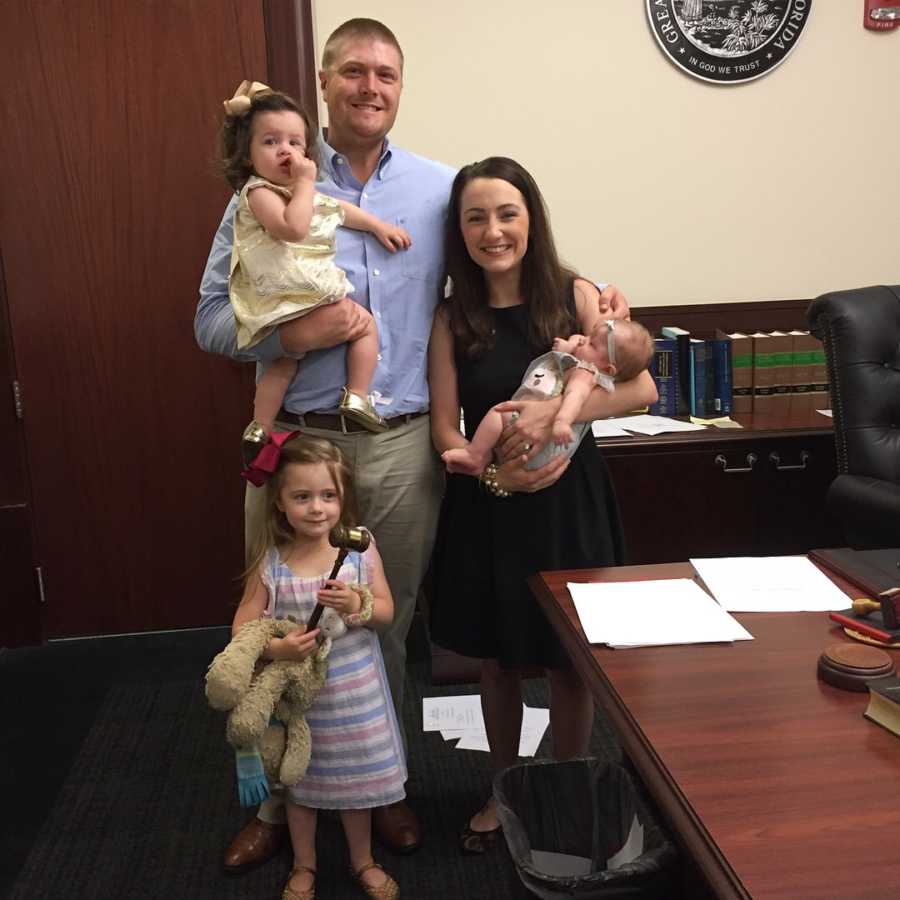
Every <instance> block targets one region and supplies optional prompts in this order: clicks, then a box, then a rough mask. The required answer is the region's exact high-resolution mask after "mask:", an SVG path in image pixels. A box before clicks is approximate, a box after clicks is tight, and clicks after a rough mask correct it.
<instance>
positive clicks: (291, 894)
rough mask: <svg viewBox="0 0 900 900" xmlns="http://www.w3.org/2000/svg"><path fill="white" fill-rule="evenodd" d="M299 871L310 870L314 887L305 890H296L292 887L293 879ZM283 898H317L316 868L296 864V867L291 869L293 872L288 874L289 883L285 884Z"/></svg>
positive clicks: (290, 899) (309, 899)
mask: <svg viewBox="0 0 900 900" xmlns="http://www.w3.org/2000/svg"><path fill="white" fill-rule="evenodd" d="M298 872H309V874H310V875H312V877H313V883H312V887H308V888H306V889H305V890H303V891H295V890H294V889H293V888H292V887H291V879H292V878H293V877H294V876H295V875H296V874H297V873H298ZM281 900H316V870H315V869H311V868H310V867H309V866H294V868H293V869H291V874H290V875H288V880H287V884H286V885H285V886H284V892H283V893H282V895H281Z"/></svg>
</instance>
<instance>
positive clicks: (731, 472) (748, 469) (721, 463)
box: [716, 453, 756, 475]
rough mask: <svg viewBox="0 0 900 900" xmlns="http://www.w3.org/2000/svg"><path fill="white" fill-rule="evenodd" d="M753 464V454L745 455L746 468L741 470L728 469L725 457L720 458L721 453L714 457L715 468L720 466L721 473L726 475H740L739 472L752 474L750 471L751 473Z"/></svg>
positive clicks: (754, 459)
mask: <svg viewBox="0 0 900 900" xmlns="http://www.w3.org/2000/svg"><path fill="white" fill-rule="evenodd" d="M755 462H756V454H755V453H748V454H747V466H746V468H743V469H729V468H728V460H727V459H725V457H724V456H722V454H721V453H720V454H719V455H718V456H717V457H716V465H717V466H721V467H722V471H723V472H724V473H725V474H726V475H740V474H741V472H752V471H753V465H754V463H755Z"/></svg>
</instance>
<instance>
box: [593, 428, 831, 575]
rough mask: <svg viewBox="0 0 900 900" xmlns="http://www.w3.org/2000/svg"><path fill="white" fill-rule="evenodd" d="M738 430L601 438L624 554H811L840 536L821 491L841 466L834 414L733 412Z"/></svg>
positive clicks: (632, 557)
mask: <svg viewBox="0 0 900 900" xmlns="http://www.w3.org/2000/svg"><path fill="white" fill-rule="evenodd" d="M735 418H736V420H737V421H739V422H740V423H741V424H742V425H743V426H744V427H743V428H740V429H727V430H726V429H719V428H712V427H710V428H706V429H704V430H703V431H693V432H685V433H680V434H661V435H657V436H655V437H647V436H641V435H633V436H630V437H615V438H603V439H602V440H599V441H598V442H597V444H598V446H599V447H600V448H601V450H602V451H603V455H604V458H605V459H606V463H607V465H608V466H609V470H610V474H611V475H612V479H613V483H614V484H615V487H616V495H617V496H618V499H619V507H620V509H621V511H622V524H623V527H624V529H625V547H626V554H627V557H626V560H625V561H626V562H627V563H629V564H631V565H636V564H645V563H664V562H678V561H680V560H683V559H687V558H688V557H691V556H694V557H698V556H755V555H760V556H763V555H775V554H783V553H807V552H808V551H809V550H811V549H812V548H813V547H838V546H841V545H842V544H843V543H844V539H843V537H842V535H841V532H840V528H839V526H838V523H837V522H836V521H834V520H832V519H830V517H829V516H828V513H827V511H826V509H825V494H826V492H827V490H828V485H829V484H831V482H832V481H833V480H834V478H835V475H836V474H837V469H836V464H835V453H834V432H833V429H832V423H831V420H830V419H828V418H827V417H826V416H823V415H821V414H820V413H816V412H809V413H803V414H802V415H794V416H787V417H784V418H778V417H772V416H760V415H745V416H736V417H735Z"/></svg>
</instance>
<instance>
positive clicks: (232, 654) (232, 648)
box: [206, 609, 346, 805]
mask: <svg viewBox="0 0 900 900" xmlns="http://www.w3.org/2000/svg"><path fill="white" fill-rule="evenodd" d="M326 612H327V613H332V615H331V616H327V615H323V616H322V621H321V624H320V629H321V631H322V633H323V634H324V635H325V640H324V641H323V643H322V644H321V645H320V646H319V647H318V648H317V650H316V651H315V652H314V653H312V654H311V655H310V656H308V657H307V658H306V659H304V660H300V661H297V660H271V661H266V660H262V659H260V657H261V655H262V652H263V650H265V648H266V646H267V645H268V643H269V641H270V640H271V639H272V638H274V637H284V636H285V635H286V634H288V633H289V632H291V631H293V630H295V629H296V628H298V627H299V626H298V624H297V622H295V621H293V620H291V619H268V618H263V619H254V620H252V621H250V622H245V623H244V624H243V625H242V626H241V627H240V629H239V630H238V632H237V634H235V635H234V637H232V639H231V642H230V643H229V644H228V646H227V647H226V648H225V649H224V650H223V651H222V652H221V653H219V654H218V656H216V658H215V659H214V660H213V661H212V663H211V664H210V666H209V670H208V672H207V674H206V697H207V699H208V700H209V703H210V706H212V707H213V709H218V710H223V711H227V712H228V713H229V715H228V726H227V730H226V737H227V739H228V743H229V744H231V745H232V747H234V749H235V751H236V753H237V757H238V780H239V787H238V791H239V794H240V795H241V798H242V799H241V802H242V804H244V805H250V803H252V802H254V801H256V802H258V800H259V799H265V797H266V796H268V788H267V786H257V787H256V791H257V792H259V791H261V792H262V793H261V794H259V795H257V796H253V797H248V798H247V799H248V803H246V804H245V803H244V799H245V790H244V789H242V786H241V785H240V781H241V777H242V772H241V765H242V758H243V760H244V761H246V760H247V758H248V757H250V758H252V757H255V756H256V754H257V753H258V754H259V756H261V757H262V764H263V769H264V771H265V775H266V776H267V777H268V779H269V782H270V783H274V782H280V783H281V784H284V785H293V784H296V783H297V782H298V781H300V779H301V778H302V777H303V776H304V775H305V774H306V768H307V766H308V765H309V758H310V752H311V743H310V733H309V725H307V723H306V719H305V714H306V712H307V710H308V709H309V708H310V707H311V706H312V705H313V703H314V702H315V699H316V697H317V696H318V693H319V690H320V689H321V687H322V685H323V684H324V683H325V676H326V674H327V671H328V654H329V652H330V651H331V640H332V637H336V636H338V633H339V632H341V631H342V630H345V629H346V626H345V625H344V622H343V621H342V620H341V618H340V616H338V615H337V614H335V613H334V610H331V609H329V610H326ZM335 620H336V621H335ZM273 713H274V716H275V718H274V719H273V718H272V716H273ZM257 766H258V763H257ZM254 774H255V775H256V776H257V778H259V777H261V774H262V773H254ZM252 777H253V776H250V779H251V780H252ZM244 787H246V785H245V786H244Z"/></svg>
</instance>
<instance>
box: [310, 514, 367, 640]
mask: <svg viewBox="0 0 900 900" xmlns="http://www.w3.org/2000/svg"><path fill="white" fill-rule="evenodd" d="M370 540H371V538H370V537H369V532H368V531H366V530H365V529H364V528H348V527H347V526H346V525H335V526H334V528H332V529H331V531H330V532H329V533H328V543H329V544H331V546H332V547H335V548H337V551H338V555H337V559H335V561H334V566H333V567H332V569H331V574H330V575H329V576H328V580H329V581H331V580H332V579H333V578H335V577H336V576H337V573H338V572H339V571H340V568H341V566H342V565H343V564H344V560H345V559H346V558H347V554H348V553H349V552H350V551H351V550H356V551H357V552H359V553H363V552H364V551H365V550H367V549H368V547H369V542H370ZM324 611H325V607H324V606H322V604H321V603H317V604H316V607H315V609H314V610H313V611H312V615H311V616H310V617H309V621H308V622H307V623H306V630H307V631H312V630H313V629H314V628H315V627H316V625H318V624H319V619H321V618H322V613H323V612H324Z"/></svg>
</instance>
